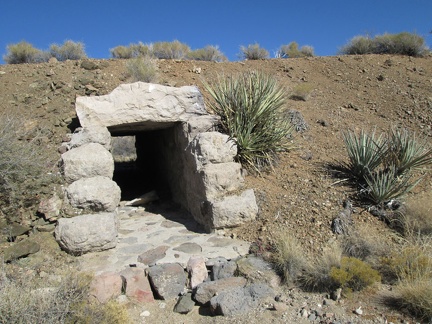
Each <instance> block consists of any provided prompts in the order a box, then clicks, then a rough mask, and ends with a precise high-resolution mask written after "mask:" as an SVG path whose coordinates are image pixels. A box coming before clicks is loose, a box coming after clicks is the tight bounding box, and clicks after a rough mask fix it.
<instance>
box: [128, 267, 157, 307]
mask: <svg viewBox="0 0 432 324" xmlns="http://www.w3.org/2000/svg"><path fill="white" fill-rule="evenodd" d="M120 275H121V276H122V278H123V279H124V281H125V285H126V289H125V294H126V296H128V297H129V298H133V299H134V300H135V301H138V302H140V303H147V302H153V301H154V297H153V292H152V290H151V287H150V282H149V280H148V278H147V276H146V275H145V273H144V270H143V269H140V268H127V269H126V270H123V271H122V272H121V273H120Z"/></svg>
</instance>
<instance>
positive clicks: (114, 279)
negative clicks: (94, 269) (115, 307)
mask: <svg viewBox="0 0 432 324" xmlns="http://www.w3.org/2000/svg"><path fill="white" fill-rule="evenodd" d="M122 286H123V281H122V278H121V277H120V275H119V274H117V273H113V272H105V273H102V274H100V275H96V276H95V277H94V278H93V280H92V282H91V283H90V296H92V297H94V298H96V300H97V301H99V302H100V303H106V302H107V301H108V300H110V299H114V298H117V297H118V296H120V294H121V292H122Z"/></svg>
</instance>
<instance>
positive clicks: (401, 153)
mask: <svg viewBox="0 0 432 324" xmlns="http://www.w3.org/2000/svg"><path fill="white" fill-rule="evenodd" d="M387 146H388V149H387V154H386V159H385V163H386V165H387V166H389V165H390V166H394V167H395V168H396V171H397V175H401V174H404V173H406V172H408V171H410V170H413V169H418V168H421V167H423V166H426V165H429V164H431V163H432V148H431V147H429V145H428V143H427V142H426V141H425V140H423V141H422V140H419V139H417V138H416V136H415V134H412V133H410V132H409V131H407V130H406V129H402V130H399V129H392V130H391V131H390V133H389V140H388V144H387Z"/></svg>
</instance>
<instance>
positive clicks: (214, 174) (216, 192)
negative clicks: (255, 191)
mask: <svg viewBox="0 0 432 324" xmlns="http://www.w3.org/2000/svg"><path fill="white" fill-rule="evenodd" d="M200 174H201V176H202V181H203V183H204V187H205V195H206V197H207V199H211V198H216V197H220V196H223V195H225V194H227V193H229V192H232V191H235V190H238V189H240V188H241V186H242V185H243V177H242V175H241V165H240V164H239V163H235V162H227V163H218V164H207V165H206V166H204V167H203V168H202V170H201V172H200Z"/></svg>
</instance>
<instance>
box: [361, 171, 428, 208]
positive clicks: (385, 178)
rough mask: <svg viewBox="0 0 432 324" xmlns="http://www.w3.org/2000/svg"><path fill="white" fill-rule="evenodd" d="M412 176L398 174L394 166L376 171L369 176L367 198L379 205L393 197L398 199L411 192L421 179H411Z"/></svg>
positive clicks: (367, 179)
mask: <svg viewBox="0 0 432 324" xmlns="http://www.w3.org/2000/svg"><path fill="white" fill-rule="evenodd" d="M410 179H411V177H410V176H409V175H407V174H404V175H401V176H397V171H396V169H395V168H394V167H393V168H391V169H389V170H384V171H381V172H376V173H373V174H371V175H370V176H369V177H367V178H366V179H365V180H366V183H367V191H366V196H367V199H369V200H371V201H372V202H374V203H375V204H377V205H381V204H383V203H385V202H387V201H390V200H391V199H397V198H400V197H402V196H404V195H405V194H407V193H408V192H410V191H411V190H412V189H413V188H414V187H415V186H416V185H417V184H418V183H419V182H420V180H421V179H418V180H417V181H414V182H412V181H410Z"/></svg>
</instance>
